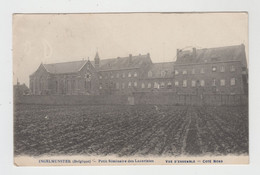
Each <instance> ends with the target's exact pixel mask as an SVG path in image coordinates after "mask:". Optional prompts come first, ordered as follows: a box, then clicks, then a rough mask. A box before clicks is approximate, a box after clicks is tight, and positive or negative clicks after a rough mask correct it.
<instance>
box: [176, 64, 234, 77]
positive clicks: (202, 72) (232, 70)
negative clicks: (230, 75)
mask: <svg viewBox="0 0 260 175" xmlns="http://www.w3.org/2000/svg"><path fill="white" fill-rule="evenodd" d="M195 71H196V70H195V69H192V70H191V74H195ZM235 71H236V68H235V66H233V65H231V66H230V72H235ZM212 72H217V66H212ZM220 72H225V67H224V66H220ZM179 73H180V72H179V71H178V70H175V71H174V74H175V75H178V74H179ZM200 73H201V74H204V73H205V70H204V68H201V69H200ZM182 74H184V75H185V74H188V71H187V70H182Z"/></svg>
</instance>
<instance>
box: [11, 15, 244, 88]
mask: <svg viewBox="0 0 260 175" xmlns="http://www.w3.org/2000/svg"><path fill="white" fill-rule="evenodd" d="M242 43H243V44H245V45H246V52H247V55H248V16H247V14H246V13H197V14H195V13H193V14H192V13H178V14H176V13H172V14H166V13H165V14H160V13H132V14H131V13H129V14H67V15H64V14H60V15H57V14H38V15H32V14H30V15H14V17H13V59H14V60H13V62H14V84H16V80H17V78H18V79H19V81H20V83H26V84H27V85H28V82H29V75H30V74H32V73H33V72H34V71H35V70H36V69H37V68H38V66H39V65H40V64H41V63H55V62H66V61H76V60H81V59H83V58H85V59H87V58H88V57H89V59H90V60H93V59H94V56H95V53H96V51H97V49H98V52H99V56H100V58H101V59H106V58H113V57H118V56H120V57H123V56H128V55H129V54H130V53H131V54H133V55H137V54H139V53H140V54H147V53H148V52H149V53H150V56H151V59H152V61H153V62H168V61H174V60H175V55H176V49H177V48H180V49H181V48H185V47H189V46H191V47H197V48H210V47H220V46H228V45H239V44H242ZM247 59H248V56H247Z"/></svg>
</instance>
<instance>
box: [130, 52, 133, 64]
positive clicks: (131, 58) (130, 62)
mask: <svg viewBox="0 0 260 175" xmlns="http://www.w3.org/2000/svg"><path fill="white" fill-rule="evenodd" d="M132 58H133V56H132V54H129V62H130V63H131V62H132Z"/></svg>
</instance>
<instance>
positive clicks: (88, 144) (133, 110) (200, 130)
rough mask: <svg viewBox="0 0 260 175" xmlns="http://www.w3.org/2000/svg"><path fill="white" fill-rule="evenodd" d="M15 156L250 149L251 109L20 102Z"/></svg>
mask: <svg viewBox="0 0 260 175" xmlns="http://www.w3.org/2000/svg"><path fill="white" fill-rule="evenodd" d="M14 147H15V150H14V153H15V155H34V156H36V155H44V154H52V155H64V154H68V155H70V154H86V155H93V154H94V155H95V154H98V155H109V154H116V155H119V156H129V155H174V156H178V155H204V154H209V155H227V154H247V153H248V109H247V107H246V106H242V107H241V106H239V107H191V106H190V107H187V106H154V105H147V106H123V105H122V106H116V105H115V106H44V105H17V106H15V115H14Z"/></svg>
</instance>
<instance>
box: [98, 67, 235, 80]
mask: <svg viewBox="0 0 260 175" xmlns="http://www.w3.org/2000/svg"><path fill="white" fill-rule="evenodd" d="M235 70H236V69H235V66H233V65H231V66H230V71H231V72H234V71H235ZM216 71H217V66H212V72H216ZM195 72H196V70H195V69H192V70H191V74H195ZM220 72H225V67H224V66H220ZM200 73H201V74H204V73H205V70H204V68H201V69H200ZM160 74H161V77H165V76H166V75H167V74H168V71H167V70H166V71H161V72H160ZM174 74H175V75H178V74H180V72H179V70H175V71H174ZM182 74H183V75H185V74H188V71H187V70H186V69H184V70H182ZM126 76H127V77H129V78H130V77H132V76H133V77H137V72H134V73H133V75H132V73H131V72H128V73H127V75H126V73H122V75H120V74H119V73H117V74H115V75H114V74H111V75H107V76H106V75H105V76H104V78H105V79H106V78H108V77H110V78H120V77H122V78H125V77H126ZM148 77H149V78H152V77H153V72H152V71H149V72H148ZM102 78H103V76H102V75H100V76H99V79H102Z"/></svg>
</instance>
